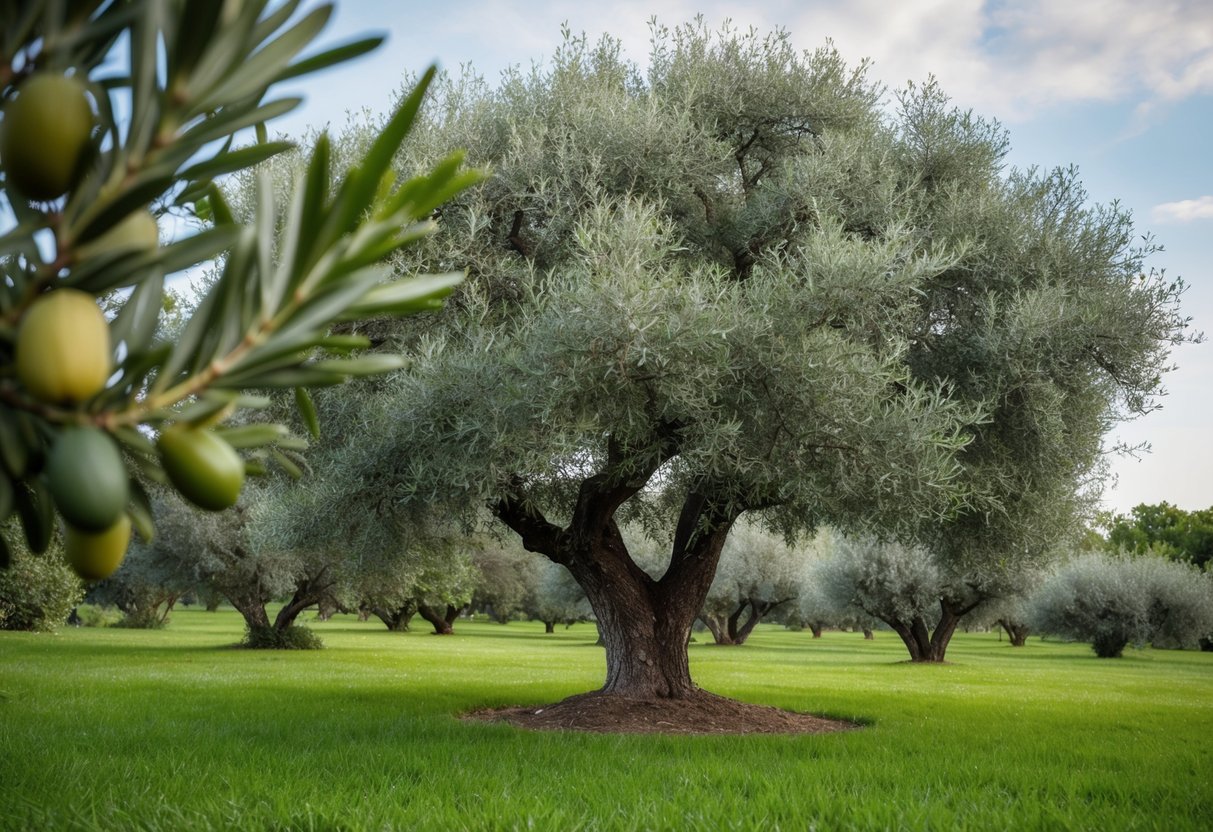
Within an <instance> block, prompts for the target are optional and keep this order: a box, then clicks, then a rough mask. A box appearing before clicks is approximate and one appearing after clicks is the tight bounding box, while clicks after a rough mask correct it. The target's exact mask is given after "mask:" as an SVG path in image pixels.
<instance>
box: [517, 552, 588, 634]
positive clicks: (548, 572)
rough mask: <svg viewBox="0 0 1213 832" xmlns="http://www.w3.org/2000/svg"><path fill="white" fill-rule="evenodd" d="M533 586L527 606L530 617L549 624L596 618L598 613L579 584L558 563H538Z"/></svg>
mask: <svg viewBox="0 0 1213 832" xmlns="http://www.w3.org/2000/svg"><path fill="white" fill-rule="evenodd" d="M534 563H535V569H534V570H533V572H532V573H531V577H532V579H533V583H532V584H531V587H530V589H529V592H528V594H527V598H526V600H525V602H524V607H523V608H524V611H525V612H526V614H527V616H529V617H530V618H533V619H535V620H537V621H542V622H544V623H545V624H555V623H557V622H564V623H571V622H574V621H584V620H586V619H589V618H592V617H593V614H594V611H593V610H592V609H591V608H590V602H589V601H588V600H587V599H586V597H585V593H584V592H583V591H582V590H581V587H580V586H578V585H577V581H575V580H574V579H573V576H572V575H571V574H569V570H567V569H565V568H564V567H563V566H561V565H560V564H558V563H552V562H551V561H534Z"/></svg>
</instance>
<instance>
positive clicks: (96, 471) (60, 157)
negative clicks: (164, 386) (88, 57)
mask: <svg viewBox="0 0 1213 832" xmlns="http://www.w3.org/2000/svg"><path fill="white" fill-rule="evenodd" d="M94 121H95V120H94V115H93V109H92V106H91V105H90V103H89V98H88V94H87V92H86V90H85V87H84V85H83V84H82V83H81V82H80V81H79V80H77V79H76V78H74V77H72V76H66V75H58V74H54V73H49V72H48V73H42V74H37V75H34V76H32V77H30V78H29V79H28V80H26V81H25V82H24V83H23V84H22V85H21V86H20V88H19V90H18V93H17V95H16V97H15V98H13V99H12V100H11V101H10V102H9V103H8V104H7V105H6V106H5V108H4V116H3V121H2V122H0V167H2V168H3V171H4V175H5V183H6V187H11V188H13V189H15V190H17V191H19V192H20V193H21V194H22V195H24V196H26V197H28V198H29V199H31V200H36V201H46V200H53V199H58V198H59V197H61V196H63V195H64V194H65V193H67V192H68V191H69V190H70V189H71V188H72V187H73V185H74V184H75V183H76V182H77V181H78V179H79V177H80V176H81V173H82V168H83V167H84V166H85V164H86V163H87V158H88V155H89V153H90V150H91V146H92V142H91V138H92V134H93V131H94V128H95V123H94ZM158 244H159V230H158V227H157V223H156V220H155V218H154V217H153V216H152V215H151V214H150V213H149V212H148V211H147V210H146V209H142V208H141V209H138V210H135V211H132V212H131V213H130V214H129V215H128V216H127V217H126V218H124V219H123V220H122V221H120V222H118V223H116V224H115V225H114V226H113V227H111V228H110V229H109V230H107V231H106V232H104V233H103V234H101V235H99V236H98V237H96V238H94V239H93V240H90V241H88V242H87V243H85V244H82V245H80V246H78V247H76V248H75V250H74V252H73V257H74V258H76V259H85V258H93V257H104V256H112V255H114V254H117V253H119V252H124V251H129V250H151V249H154V248H156V246H158ZM112 346H113V345H112V344H111V343H110V329H109V322H108V321H107V320H106V317H105V315H104V313H103V312H102V310H101V307H100V306H99V305H98V302H97V299H96V298H94V297H93V296H92V295H90V294H88V293H87V292H83V291H79V290H77V289H70V288H59V289H55V290H53V291H47V292H44V293H43V294H41V295H40V296H39V297H38V298H37V299H36V300H34V302H33V303H31V304H30V305H29V307H28V309H27V310H26V311H25V313H24V314H23V315H22V317H21V320H20V323H19V325H18V329H17V338H16V344H15V356H14V358H15V367H16V376H17V380H18V382H19V383H20V385H21V386H22V387H23V388H24V390H25V392H26V393H27V394H28V395H29V396H30V397H31V398H33V399H35V400H37V401H39V402H43V403H45V404H47V405H50V406H55V407H69V408H72V407H77V406H79V405H81V404H82V403H84V402H87V401H88V400H90V399H92V398H93V397H94V396H96V395H97V394H98V393H100V392H101V391H103V390H104V389H105V387H106V383H107V381H108V380H109V379H110V377H111V375H113V373H114V366H113V348H112ZM157 449H158V451H159V453H160V460H161V464H162V465H163V468H164V471H165V473H166V474H167V475H168V477H169V479H170V481H171V482H172V483H173V485H174V486H175V487H176V488H177V490H178V491H180V493H181V494H182V495H184V496H185V497H186V498H188V499H189V500H191V501H192V502H194V503H195V504H197V505H198V506H200V507H202V508H205V509H209V510H212V511H218V510H221V509H224V508H227V507H229V506H231V505H233V504H234V503H235V502H236V500H237V498H238V497H239V494H240V489H241V486H242V485H243V483H244V473H245V468H244V461H243V460H242V459H241V457H240V455H239V454H237V453H236V451H235V450H234V449H233V448H232V447H231V446H230V445H229V444H227V443H226V442H225V441H224V440H223V439H222V438H220V437H219V436H218V435H216V434H215V433H213V432H211V431H208V430H205V429H201V428H196V427H191V426H189V425H185V424H177V425H172V426H169V427H167V428H165V429H163V430H161V432H160V436H159V438H158V440H157ZM43 476H44V478H45V483H46V486H47V490H48V491H49V493H50V495H51V496H52V497H53V499H54V503H55V507H56V508H57V509H58V510H59V513H60V515H61V516H62V517H63V519H64V521H65V524H66V535H65V540H66V554H67V558H68V561H69V562H70V563H71V565H72V566H73V567H74V568H75V570H76V571H77V572H78V573H79V574H80V576H81V577H83V578H86V579H89V580H96V579H100V578H104V577H107V576H108V575H110V574H112V573H113V572H114V570H116V569H117V568H118V566H119V564H120V563H121V562H122V558H123V556H124V555H125V553H126V549H127V547H128V545H129V543H130V537H131V521H130V518H129V517H128V516H127V506H128V503H129V501H130V496H131V492H130V481H129V475H128V473H127V467H126V464H125V463H124V461H123V458H122V453H121V451H120V450H119V447H118V444H117V443H116V442H115V441H114V440H113V439H112V438H111V436H110V435H109V434H108V433H107V432H106V431H105V430H103V429H102V428H101V427H99V426H96V425H93V424H88V423H87V419H83V418H82V419H81V424H80V425H78V426H73V427H68V428H65V429H63V430H61V431H59V433H58V435H57V436H56V437H55V438H54V440H53V442H52V445H51V450H50V453H49V456H48V457H47V460H46V466H45V469H44V471H43Z"/></svg>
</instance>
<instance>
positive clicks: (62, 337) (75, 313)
mask: <svg viewBox="0 0 1213 832" xmlns="http://www.w3.org/2000/svg"><path fill="white" fill-rule="evenodd" d="M112 372H113V365H112V362H111V356H110V330H109V324H108V323H106V320H105V315H104V314H102V312H101V308H100V307H98V306H97V301H96V300H94V298H93V296H92V295H89V294H87V293H85V292H81V291H78V290H76V289H56V290H55V291H53V292H49V293H47V294H45V295H43V296H42V297H40V298H39V299H38V300H36V301H34V303H33V304H32V305H31V306H30V308H29V309H28V310H27V311H26V313H25V316H24V318H23V319H22V320H21V325H20V328H19V329H18V330H17V378H18V379H20V381H21V384H22V385H24V387H25V389H26V390H28V391H29V392H30V395H32V396H33V397H34V398H36V399H39V400H40V401H44V402H49V403H51V404H63V403H68V404H74V403H76V402H81V401H84V400H85V399H88V398H91V397H92V396H93V395H95V394H96V393H98V392H99V391H100V390H101V388H103V387H105V382H106V380H107V379H108V378H109V377H110V374H111V373H112Z"/></svg>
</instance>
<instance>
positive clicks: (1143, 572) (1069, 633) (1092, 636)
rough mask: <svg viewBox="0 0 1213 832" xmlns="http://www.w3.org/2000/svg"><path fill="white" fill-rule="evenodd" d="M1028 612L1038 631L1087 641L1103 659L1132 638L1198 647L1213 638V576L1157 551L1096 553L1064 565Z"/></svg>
mask: <svg viewBox="0 0 1213 832" xmlns="http://www.w3.org/2000/svg"><path fill="white" fill-rule="evenodd" d="M1029 610H1030V612H1029V619H1030V621H1031V622H1032V624H1033V626H1034V628H1035V629H1037V630H1039V631H1041V632H1044V633H1050V634H1052V635H1058V636H1063V637H1066V638H1072V639H1075V640H1077V641H1089V642H1091V649H1092V650H1094V651H1095V655H1097V656H1099V657H1100V658H1116V657H1119V656H1120V655H1121V654H1122V653H1123V652H1124V649H1125V647H1127V646H1128V645H1130V644H1133V645H1137V646H1141V645H1144V644H1146V643H1151V642H1152V643H1154V644H1155V645H1156V646H1159V647H1194V646H1196V645H1197V644H1198V643H1199V642H1200V641H1201V640H1202V639H1208V638H1209V637H1210V636H1213V579H1210V577H1209V575H1208V574H1206V573H1202V572H1200V571H1199V570H1198V569H1196V568H1195V567H1194V566H1192V565H1190V564H1186V563H1180V562H1175V561H1171V560H1168V559H1167V558H1165V557H1160V556H1157V555H1151V554H1146V555H1142V556H1139V557H1127V556H1124V555H1109V554H1103V553H1092V554H1087V555H1082V556H1079V557H1076V558H1074V559H1073V560H1071V561H1070V562H1069V563H1066V564H1065V565H1063V566H1062V567H1061V568H1060V569H1059V570H1058V571H1057V573H1056V574H1055V575H1053V576H1052V577H1051V578H1050V579H1049V580H1048V581H1047V582H1046V583H1045V584H1044V585H1043V586H1042V587H1041V588H1040V590H1039V591H1038V592H1037V593H1035V594H1034V595H1033V596H1032V599H1031V603H1030V607H1029Z"/></svg>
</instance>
